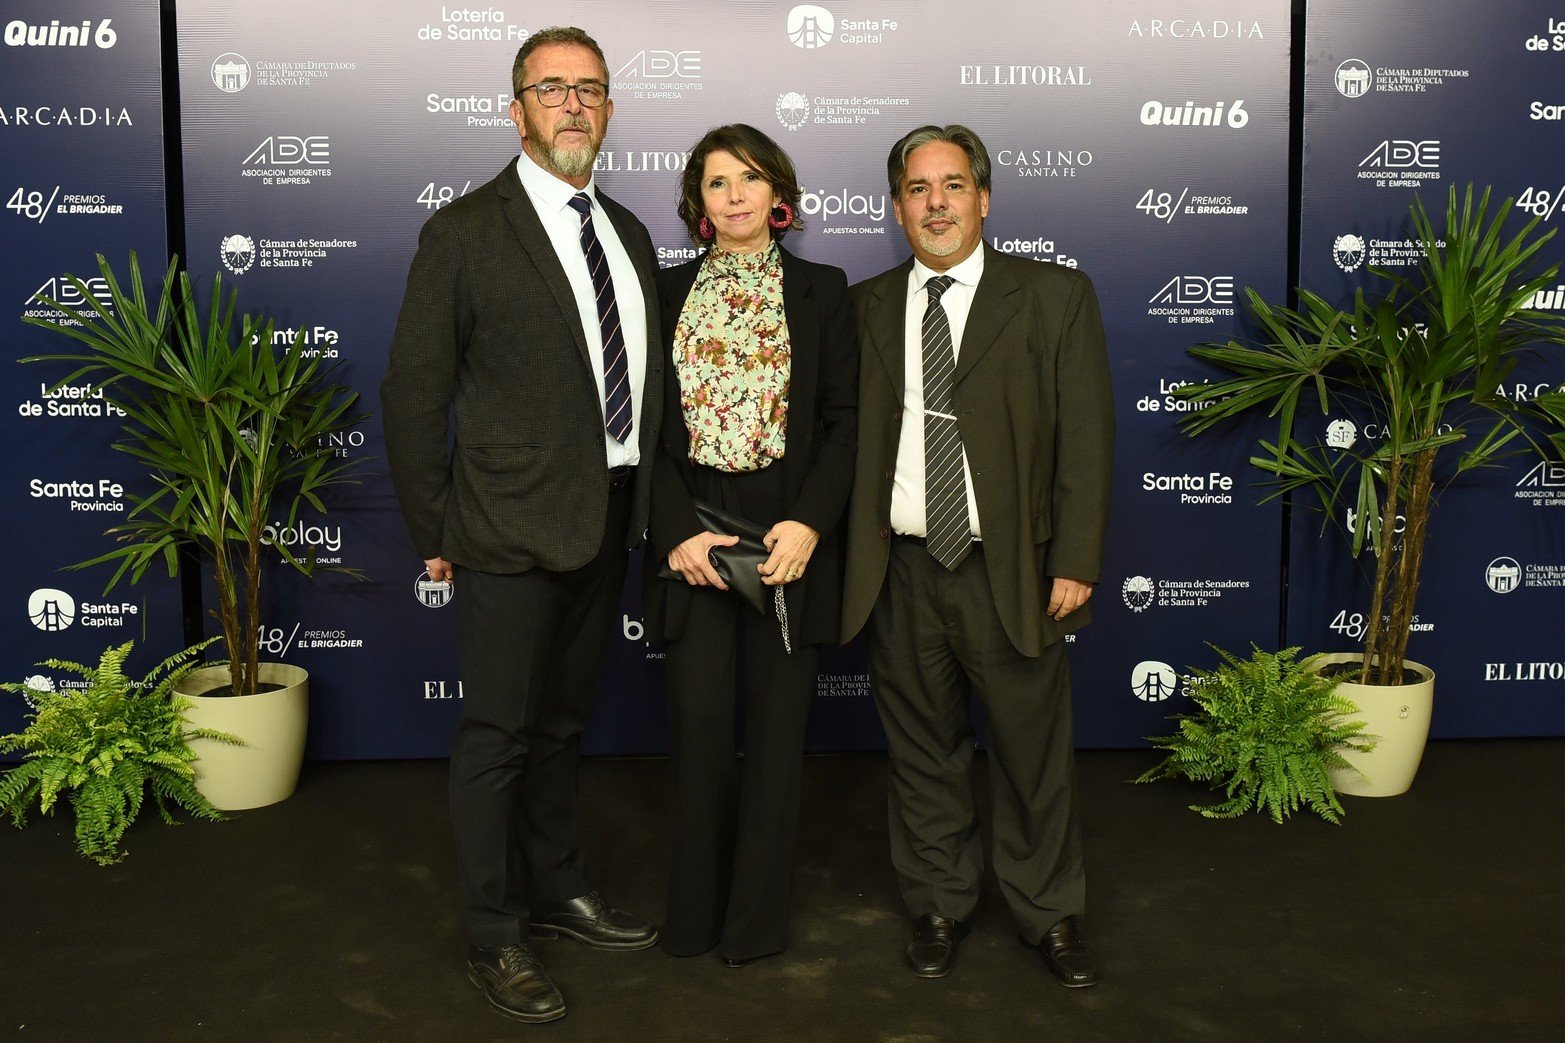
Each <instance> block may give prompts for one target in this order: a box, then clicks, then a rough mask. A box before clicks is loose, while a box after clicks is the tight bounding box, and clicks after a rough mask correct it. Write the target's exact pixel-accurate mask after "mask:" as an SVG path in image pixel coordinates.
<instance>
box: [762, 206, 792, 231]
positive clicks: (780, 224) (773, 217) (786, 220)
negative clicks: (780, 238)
mask: <svg viewBox="0 0 1565 1043" xmlns="http://www.w3.org/2000/svg"><path fill="white" fill-rule="evenodd" d="M779 210H781V211H782V216H781V217H778V216H777V211H779ZM766 223H767V224H769V225H771V226H772V227H773V228H776V229H779V230H780V229H783V228H789V227H791V226H792V225H793V207H791V206H789V205H788V204H787V203H778V204H777V205H776V206H774V207H772V212H771V213H770V214H767V215H766Z"/></svg>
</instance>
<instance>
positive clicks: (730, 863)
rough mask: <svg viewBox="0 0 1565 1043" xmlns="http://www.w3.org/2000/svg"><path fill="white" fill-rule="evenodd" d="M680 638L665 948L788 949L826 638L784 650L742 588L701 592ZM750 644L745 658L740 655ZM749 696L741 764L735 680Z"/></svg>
mask: <svg viewBox="0 0 1565 1043" xmlns="http://www.w3.org/2000/svg"><path fill="white" fill-rule="evenodd" d="M692 594H693V597H692V599H691V603H690V614H689V616H688V617H687V618H686V622H685V629H684V636H683V637H682V638H680V639H679V640H676V641H671V642H669V645H668V653H667V659H666V660H665V674H664V676H665V678H666V684H667V687H668V698H669V713H670V723H671V725H672V728H671V734H672V740H673V763H674V777H675V791H676V797H675V806H674V827H673V834H674V836H673V870H672V873H671V874H670V879H669V893H668V912H667V915H666V917H665V919H664V925H663V948H664V949H665V950H666V951H668V952H669V953H671V954H673V955H675V956H694V955H696V954H697V953H702V952H705V951H707V950H708V949H711V948H713V947H714V946H716V947H717V948H718V951H719V953H720V954H721V955H723V956H726V957H729V958H731V959H750V958H752V957H757V956H769V955H771V954H772V953H778V952H782V951H783V950H784V949H785V948H787V945H788V921H789V900H790V895H791V893H792V887H793V863H794V842H795V838H796V835H797V832H798V822H799V789H800V774H801V772H802V770H803V760H804V729H805V723H806V721H807V719H808V717H809V711H810V703H811V701H812V700H813V699H814V697H815V675H816V671H817V669H818V663H819V659H820V652H819V648H818V646H815V645H808V646H803V647H801V646H798V645H795V646H794V650H793V653H792V654H791V655H790V654H788V653H787V652H786V651H784V648H783V643H782V637H781V634H780V632H779V630H778V626H777V622H776V620H773V619H770V618H767V617H764V616H762V615H761V614H760V613H758V612H756V611H755V610H754V609H752V608H750V607H749V606H748V605H746V604H744V603H743V602H741V601H740V600H739V598H738V597H737V596H736V595H735V594H733V593H732V592H725V591H720V590H715V589H710V588H706V589H700V590H696V591H693V592H692ZM741 648H742V654H741ZM740 678H742V688H743V691H744V693H745V703H744V716H745V722H744V723H745V728H744V731H745V742H744V758H743V765H742V767H741V766H740V765H739V764H737V763H736V761H735V756H734V752H735V751H734V745H735V744H734V718H735V708H736V706H737V702H738V696H737V693H736V686H735V683H736V679H740Z"/></svg>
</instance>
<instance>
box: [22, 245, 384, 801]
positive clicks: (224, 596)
mask: <svg viewBox="0 0 1565 1043" xmlns="http://www.w3.org/2000/svg"><path fill="white" fill-rule="evenodd" d="M98 268H99V270H100V272H101V273H102V276H103V280H104V284H105V285H107V287H108V298H109V299H108V300H107V301H99V300H97V299H96V298H94V296H93V295H92V294H91V293H89V292H88V291H87V288H86V286H85V284H84V283H82V282H81V280H79V279H77V278H76V277H74V276H71V277H70V281H71V283H72V284H73V285H75V286H76V288H77V290H78V291H79V292H80V293H81V294H82V297H83V299H84V300H85V301H86V302H87V306H85V307H81V308H72V307H69V306H66V305H63V304H60V303H59V302H57V301H49V300H45V301H44V303H45V304H47V305H48V306H49V307H51V308H54V309H56V310H57V311H59V312H60V313H62V314H63V316H64V318H63V319H61V320H51V319H46V318H41V317H28V318H26V319H25V320H24V321H26V322H30V323H32V324H33V325H36V326H40V327H42V328H44V329H48V330H52V331H54V332H56V333H59V334H62V335H64V336H66V337H70V338H72V339H74V340H76V341H77V342H79V343H80V344H81V345H82V348H81V349H78V350H76V351H74V352H71V353H61V354H52V355H39V356H35V357H33V358H29V359H24V360H23V361H26V362H45V361H47V362H55V363H61V362H63V363H68V364H70V365H73V366H74V367H76V368H75V369H74V370H73V371H72V372H71V373H70V374H69V375H67V376H65V377H64V378H62V379H61V380H60V381H58V382H57V384H67V383H71V382H74V381H77V380H81V379H86V380H88V381H91V382H92V383H94V384H95V385H97V386H98V387H99V388H101V390H102V392H103V395H104V397H105V399H106V400H108V401H109V402H111V403H113V404H114V405H115V406H116V407H118V408H119V409H120V410H122V411H123V414H124V416H125V423H124V425H123V428H122V434H121V437H120V439H119V440H118V441H117V442H116V443H115V447H116V448H118V449H120V450H123V451H124V452H127V453H129V454H130V455H131V456H133V457H135V458H136V459H137V460H139V461H140V462H141V464H142V465H143V466H144V467H145V468H146V471H147V476H148V479H149V482H150V487H149V488H150V491H149V492H147V493H146V494H144V495H141V494H133V495H131V497H130V500H131V504H132V507H131V510H130V512H129V513H128V515H127V516H126V518H125V520H124V521H123V522H121V523H120V524H118V525H115V526H113V527H112V528H110V529H109V534H110V535H112V536H113V537H114V538H115V540H116V542H117V544H118V546H116V547H115V548H114V549H113V550H111V551H109V552H108V553H106V554H102V555H100V556H98V557H96V558H93V559H91V560H89V561H84V562H81V563H79V564H78V565H75V566H73V567H74V568H86V567H89V566H94V565H100V564H105V563H117V568H116V569H115V570H114V573H113V574H112V575H111V576H110V578H109V581H108V584H107V588H110V589H111V588H113V587H114V585H115V584H116V583H118V582H119V581H120V580H121V579H124V578H126V577H128V578H129V579H130V580H131V581H132V582H134V581H136V580H139V579H140V578H141V577H142V576H143V575H144V574H145V573H146V571H147V569H148V568H151V567H153V566H154V565H156V564H157V563H159V562H162V563H163V564H164V565H165V566H166V567H167V569H168V573H169V575H171V576H172V575H174V574H175V573H176V572H177V571H178V568H179V563H180V555H181V553H182V552H185V551H187V550H194V551H195V552H197V554H198V555H199V556H200V558H201V559H202V560H203V561H204V563H205V564H206V565H207V566H208V568H209V569H210V575H211V579H212V585H213V589H214V590H215V592H216V605H215V608H214V609H213V610H212V613H211V614H212V615H214V616H215V617H216V618H217V621H218V625H219V628H220V630H221V633H222V638H223V644H224V647H225V649H226V652H227V661H226V663H222V664H219V665H215V666H212V667H206V668H203V669H200V670H197V671H195V672H193V673H192V674H191V675H190V676H189V677H187V678H185V679H184V681H183V682H182V686H181V692H182V694H184V695H185V696H186V697H187V698H189V699H190V700H191V702H192V704H193V706H192V709H191V711H190V714H191V719H192V721H193V722H195V723H196V724H197V725H198V726H199V727H200V728H204V729H209V730H213V731H219V732H225V733H232V734H234V735H237V736H239V737H240V738H241V739H243V740H244V741H245V747H244V748H242V749H238V750H231V749H228V748H225V747H222V746H218V745H213V744H205V743H198V744H197V749H198V753H199V755H200V761H199V765H198V768H199V770H198V775H197V784H198V786H199V787H200V788H201V791H202V793H203V794H205V795H206V797H207V798H208V799H209V800H211V801H212V803H213V804H214V805H216V806H217V807H219V808H223V809H225V810H234V809H238V808H246V807H259V806H261V805H264V804H269V803H273V802H275V801H277V800H281V799H283V798H284V797H286V796H288V794H289V793H291V792H293V788H294V785H295V783H296V782H297V780H298V773H299V766H300V763H301V762H302V759H303V751H304V730H305V722H306V717H307V708H308V687H307V675H306V674H305V673H304V671H303V670H301V669H300V668H298V667H296V666H291V665H287V664H279V663H262V662H260V634H261V625H262V618H261V616H262V598H261V588H262V579H263V576H264V574H265V572H266V566H267V563H268V559H271V560H280V561H281V562H284V563H286V565H287V566H289V567H292V568H294V569H296V570H298V571H299V572H301V573H303V574H305V575H310V574H311V573H312V572H313V570H314V568H315V563H314V555H313V548H311V549H307V550H306V552H305V553H303V554H298V555H295V554H294V553H293V552H292V551H290V550H289V548H287V547H286V546H283V545H282V543H281V541H277V542H274V541H272V540H271V539H270V538H269V537H268V534H267V528H268V525H271V524H275V523H278V522H279V521H281V522H282V524H284V525H286V526H290V527H291V526H292V525H294V523H295V521H296V519H297V517H298V514H299V511H300V510H301V509H302V508H303V507H304V506H306V505H308V506H309V507H311V508H314V509H315V510H317V511H324V509H325V506H324V504H323V503H322V501H321V498H320V494H321V492H322V490H324V489H326V488H328V487H330V486H333V485H337V484H340V483H343V482H349V481H353V477H352V475H351V474H350V473H349V472H350V471H351V470H352V468H353V467H354V466H355V465H356V461H352V460H348V461H343V460H339V459H337V458H336V457H335V456H334V454H333V452H332V450H331V449H330V448H329V447H328V446H327V445H326V439H327V436H328V435H331V434H333V433H335V432H338V431H340V430H342V429H344V428H346V427H348V426H350V425H352V424H354V423H356V422H358V421H359V420H361V419H363V416H362V415H355V414H353V413H351V412H350V410H351V409H352V408H353V405H354V403H355V401H356V400H357V398H358V395H357V394H356V393H355V392H352V391H350V390H349V389H347V388H345V387H341V386H339V385H336V384H333V383H331V382H330V380H329V379H328V371H327V369H326V368H324V367H323V366H322V364H321V359H320V356H319V355H318V353H316V352H314V351H311V350H309V349H307V348H306V347H305V346H304V343H303V338H302V336H298V335H296V336H294V337H293V338H291V339H289V338H286V337H285V338H284V339H285V340H288V343H286V344H281V345H279V344H276V343H275V342H274V336H273V335H274V332H275V324H274V322H273V321H272V320H271V319H269V318H265V317H255V316H251V315H243V316H242V317H240V318H239V319H238V321H237V322H236V319H235V312H236V310H237V305H238V292H237V291H236V290H232V289H230V290H229V291H228V292H227V294H226V295H225V293H224V291H223V286H222V279H221V276H214V277H213V280H212V289H211V295H210V298H209V302H208V305H207V307H206V308H205V309H204V310H203V309H202V308H201V307H200V305H199V304H198V302H197V299H196V295H195V293H194V290H193V287H192V286H191V282H190V277H189V275H188V274H187V273H185V272H183V271H181V270H180V269H179V261H178V258H175V259H174V260H173V261H172V262H171V263H170V264H169V267H168V272H167V273H166V274H165V275H164V277H163V284H162V287H161V289H160V291H159V292H158V295H157V301H156V307H155V309H154V308H153V307H152V305H151V303H150V302H149V300H148V297H147V294H146V290H145V288H144V287H143V284H142V276H141V269H140V266H139V264H138V263H137V260H136V255H135V254H134V253H132V254H131V256H130V267H129V280H128V283H127V284H126V285H125V286H123V287H122V286H121V284H120V281H119V280H118V278H117V277H116V276H115V274H114V272H113V270H112V268H111V267H110V265H109V263H108V262H107V261H106V260H105V259H104V258H103V257H102V256H101V255H100V256H99V257H98ZM268 546H270V548H271V553H270V554H268V553H267V551H266V548H267V547H268ZM274 556H275V557H274ZM211 689H221V690H223V691H224V693H225V694H226V696H227V697H226V698H215V697H203V695H202V693H203V692H205V691H207V690H211Z"/></svg>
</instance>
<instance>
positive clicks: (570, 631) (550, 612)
mask: <svg viewBox="0 0 1565 1043" xmlns="http://www.w3.org/2000/svg"><path fill="white" fill-rule="evenodd" d="M632 485H633V483H632V482H626V483H625V484H624V486H622V487H621V488H619V489H616V490H614V491H613V492H611V493H610V495H609V507H608V513H607V518H606V520H605V524H604V535H603V540H602V543H601V545H600V548H599V550H598V554H597V556H596V557H594V558H593V559H592V560H591V561H589V562H588V563H587V564H586V565H583V566H582V567H581V568H578V569H572V570H570V571H567V572H549V571H546V570H544V569H533V570H531V571H528V572H522V573H515V574H504V575H502V574H496V573H487V572H479V571H476V570H473V569H466V568H458V569H457V573H456V580H455V585H456V591H455V594H456V597H455V600H456V604H457V623H458V631H459V640H460V644H461V660H462V693H463V699H462V716H461V719H460V721H458V723H457V727H456V733H455V735H454V737H453V739H452V744H451V780H450V795H451V820H452V825H453V829H454V832H455V835H456V857H457V871H458V876H459V878H460V880H461V884H462V891H463V895H464V897H465V900H466V905H467V930H468V938H469V941H470V942H471V943H472V944H473V945H479V946H484V947H489V948H492V947H497V946H501V945H507V944H511V943H515V942H520V941H522V940H523V939H525V938H526V936H527V922H528V915H529V906H530V903H534V902H562V901H569V900H570V899H573V898H578V897H580V896H582V895H583V894H585V893H586V892H587V891H588V889H589V888H588V884H587V875H586V868H585V866H584V864H583V859H582V853H581V848H580V846H579V844H578V842H577V824H576V769H577V758H578V753H579V750H580V746H581V733H582V731H583V730H584V729H585V728H586V725H587V718H588V717H589V715H590V714H591V711H592V704H593V700H594V697H595V696H596V695H597V689H598V680H599V675H600V672H601V669H602V665H603V661H604V657H605V655H606V654H607V651H608V646H609V641H610V638H611V635H612V633H613V628H614V619H615V616H616V614H617V613H618V611H619V604H620V595H621V592H622V590H623V588H624V585H625V570H626V565H627V561H628V553H627V551H626V550H625V533H626V527H627V525H628V524H629V518H630V504H631V497H632V488H631V487H632Z"/></svg>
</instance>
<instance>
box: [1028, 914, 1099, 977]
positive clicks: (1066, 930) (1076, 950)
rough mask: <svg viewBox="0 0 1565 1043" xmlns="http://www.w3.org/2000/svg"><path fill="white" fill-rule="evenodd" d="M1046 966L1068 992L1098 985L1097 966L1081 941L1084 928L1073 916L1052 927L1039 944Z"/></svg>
mask: <svg viewBox="0 0 1565 1043" xmlns="http://www.w3.org/2000/svg"><path fill="white" fill-rule="evenodd" d="M1038 951H1039V952H1040V953H1042V954H1043V965H1044V966H1045V967H1047V968H1049V973H1050V974H1052V975H1054V977H1055V978H1056V979H1058V981H1059V983H1060V984H1061V985H1063V986H1065V987H1066V988H1067V989H1085V988H1086V987H1087V986H1089V985H1096V984H1097V983H1098V966H1097V964H1096V963H1094V962H1093V959H1092V954H1091V953H1090V952H1088V951H1087V946H1086V944H1085V943H1084V942H1082V940H1081V928H1080V927H1078V926H1077V924H1076V918H1075V917H1074V916H1067V917H1064V918H1063V919H1061V920H1060V922H1059V923H1057V924H1055V925H1054V926H1053V927H1051V928H1049V933H1048V934H1046V935H1044V936H1043V941H1041V942H1039V943H1038Z"/></svg>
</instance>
